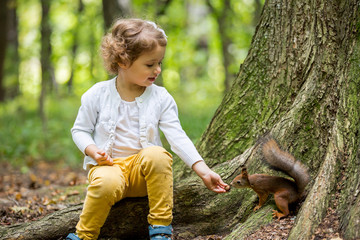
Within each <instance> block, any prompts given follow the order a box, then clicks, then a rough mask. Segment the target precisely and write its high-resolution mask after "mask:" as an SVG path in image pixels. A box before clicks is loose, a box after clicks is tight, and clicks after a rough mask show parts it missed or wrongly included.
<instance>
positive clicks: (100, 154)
mask: <svg viewBox="0 0 360 240" xmlns="http://www.w3.org/2000/svg"><path fill="white" fill-rule="evenodd" d="M94 160H95V161H96V162H97V163H98V165H100V166H102V165H109V166H112V165H113V160H112V158H111V157H110V156H109V155H108V154H107V153H106V152H105V151H103V150H99V151H96V152H95V156H94Z"/></svg>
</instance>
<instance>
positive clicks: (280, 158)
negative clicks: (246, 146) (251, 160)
mask: <svg viewBox="0 0 360 240" xmlns="http://www.w3.org/2000/svg"><path fill="white" fill-rule="evenodd" d="M262 152H263V155H264V157H265V161H266V162H268V163H269V164H270V165H271V166H272V167H274V168H276V169H279V170H281V171H282V172H284V173H286V174H288V175H289V176H290V177H292V178H293V179H294V180H295V182H296V185H297V187H298V192H299V194H300V193H302V192H303V191H304V189H305V187H306V185H307V184H308V182H309V181H310V176H309V173H308V171H307V168H306V166H304V165H303V164H302V163H301V162H300V161H297V160H296V159H295V158H294V157H293V156H292V155H291V154H289V153H287V152H284V151H282V150H281V149H280V148H279V146H278V144H277V143H276V141H275V140H274V139H266V140H265V142H264V143H263V144H262Z"/></svg>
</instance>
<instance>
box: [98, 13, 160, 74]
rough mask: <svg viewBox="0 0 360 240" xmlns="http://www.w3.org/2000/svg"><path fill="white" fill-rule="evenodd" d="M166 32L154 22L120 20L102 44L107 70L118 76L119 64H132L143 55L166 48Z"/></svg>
mask: <svg viewBox="0 0 360 240" xmlns="http://www.w3.org/2000/svg"><path fill="white" fill-rule="evenodd" d="M166 44H167V39H166V35H165V32H164V30H162V29H161V28H159V27H158V26H157V25H156V24H155V23H154V22H150V21H145V20H142V19H119V20H117V21H115V23H114V24H113V26H112V27H111V31H110V32H109V33H107V34H106V35H105V36H104V37H103V39H102V43H101V55H102V57H103V60H104V65H105V68H106V69H107V70H108V71H109V72H110V73H111V74H117V73H118V69H119V64H123V65H127V64H130V65H131V64H132V63H133V62H134V61H135V60H136V59H137V58H138V57H139V56H140V55H141V54H142V53H144V52H149V51H152V50H154V49H155V47H156V46H157V45H160V46H163V47H164V46H166Z"/></svg>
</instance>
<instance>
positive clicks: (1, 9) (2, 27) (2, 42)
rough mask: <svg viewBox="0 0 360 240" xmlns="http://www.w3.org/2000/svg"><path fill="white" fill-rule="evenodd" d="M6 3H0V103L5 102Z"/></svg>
mask: <svg viewBox="0 0 360 240" xmlns="http://www.w3.org/2000/svg"><path fill="white" fill-rule="evenodd" d="M6 10H7V1H4V0H3V1H0V32H1V33H2V34H0V102H3V101H4V100H5V87H4V63H5V56H6V43H7V41H6V38H7V11H6Z"/></svg>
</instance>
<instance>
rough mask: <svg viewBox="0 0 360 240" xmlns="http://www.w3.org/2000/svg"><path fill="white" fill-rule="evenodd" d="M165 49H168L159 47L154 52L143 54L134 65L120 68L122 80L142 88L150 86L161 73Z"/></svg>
mask: <svg viewBox="0 0 360 240" xmlns="http://www.w3.org/2000/svg"><path fill="white" fill-rule="evenodd" d="M165 49H166V47H162V46H159V45H157V46H156V48H155V49H154V50H153V51H151V52H145V53H143V54H141V55H140V56H139V57H138V58H137V59H136V60H135V61H134V62H133V64H132V65H129V64H128V65H125V66H120V69H119V76H120V78H121V79H122V80H123V81H126V82H127V83H130V84H135V85H138V86H141V87H148V86H150V85H151V84H153V83H154V82H155V79H156V78H157V77H158V76H159V74H160V73H161V62H162V60H163V58H164V55H165Z"/></svg>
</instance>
